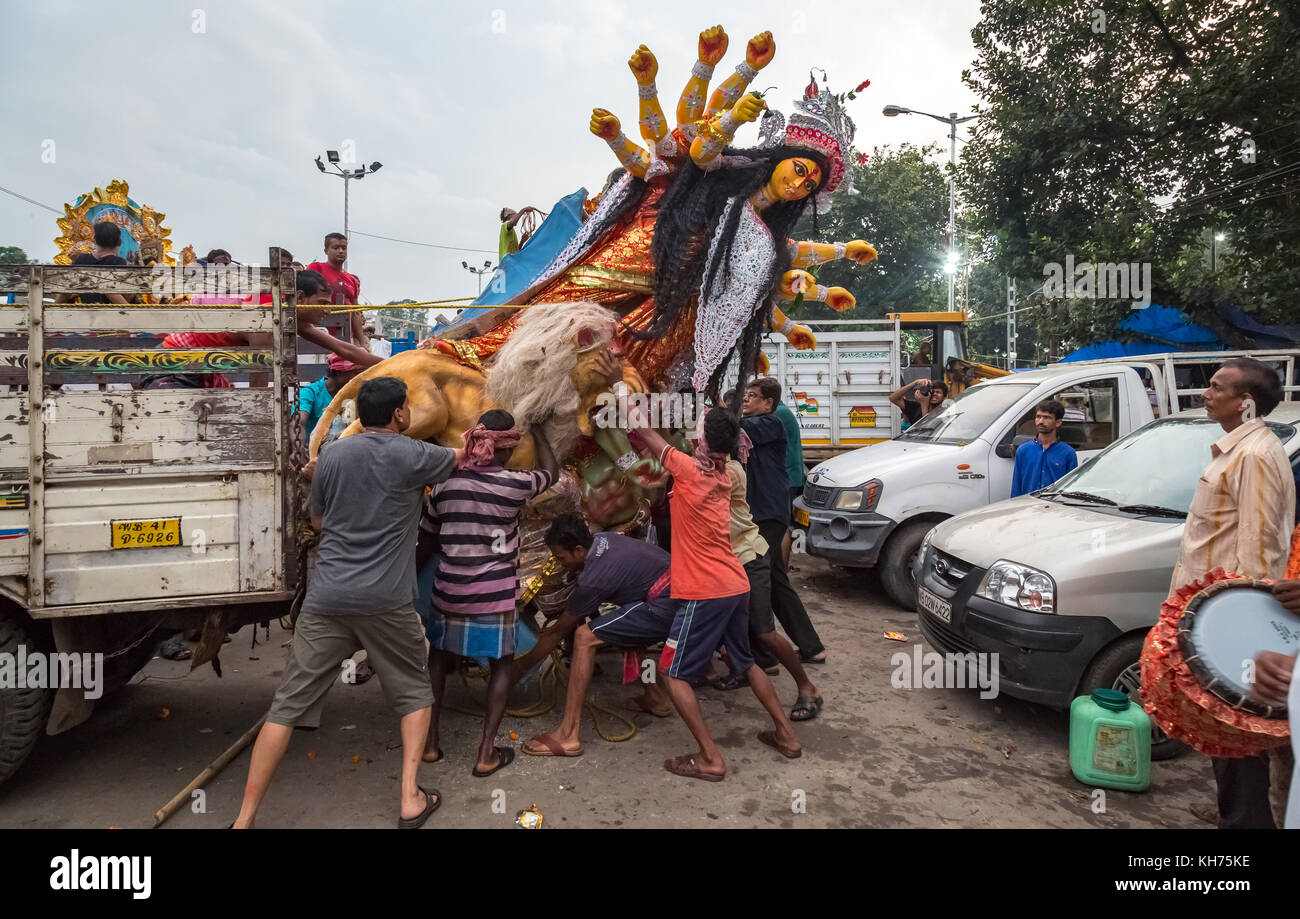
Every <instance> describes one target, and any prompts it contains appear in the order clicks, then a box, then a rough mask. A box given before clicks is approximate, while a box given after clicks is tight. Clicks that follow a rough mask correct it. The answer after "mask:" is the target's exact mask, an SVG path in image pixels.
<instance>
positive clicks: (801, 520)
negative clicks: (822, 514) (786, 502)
mask: <svg viewBox="0 0 1300 919" xmlns="http://www.w3.org/2000/svg"><path fill="white" fill-rule="evenodd" d="M794 522H795V523H797V524H799V526H801V527H806V526H808V512H807V511H806V510H804V509H803V508H799V507H796V508H795V509H794Z"/></svg>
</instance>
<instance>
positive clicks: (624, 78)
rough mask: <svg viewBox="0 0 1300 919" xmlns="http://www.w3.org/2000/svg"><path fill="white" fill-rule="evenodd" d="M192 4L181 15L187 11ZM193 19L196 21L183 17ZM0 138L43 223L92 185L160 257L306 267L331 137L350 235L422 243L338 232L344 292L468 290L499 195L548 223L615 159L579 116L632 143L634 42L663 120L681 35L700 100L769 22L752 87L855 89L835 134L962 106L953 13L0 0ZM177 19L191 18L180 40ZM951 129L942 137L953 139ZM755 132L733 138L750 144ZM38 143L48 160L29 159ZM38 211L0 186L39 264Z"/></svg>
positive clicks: (921, 129) (48, 227) (331, 227)
mask: <svg viewBox="0 0 1300 919" xmlns="http://www.w3.org/2000/svg"><path fill="white" fill-rule="evenodd" d="M199 4H201V6H199ZM196 7H197V9H196ZM0 8H3V17H2V18H3V22H4V31H5V39H6V40H5V43H4V53H3V54H0V85H2V86H3V87H4V90H3V97H2V98H3V100H4V101H3V108H4V123H5V126H6V130H5V145H4V157H3V160H0V162H3V163H4V169H3V170H0V185H3V186H4V187H5V188H9V189H12V190H13V191H16V192H19V193H21V194H23V195H26V196H27V197H30V198H32V199H34V200H36V201H39V202H41V203H43V204H47V205H50V206H53V207H56V208H59V209H60V210H62V205H63V204H64V203H65V202H67V203H71V202H72V201H74V200H75V198H76V196H77V195H78V194H80V193H84V192H88V191H90V190H91V189H92V188H94V187H95V186H104V185H107V184H108V182H109V181H111V180H112V179H124V180H126V181H127V182H128V183H129V184H130V188H131V197H132V198H134V199H135V200H136V201H137V202H140V203H141V204H148V205H150V206H151V207H153V208H155V209H156V210H160V211H163V212H165V213H166V215H167V217H166V220H165V223H166V224H167V225H168V226H170V227H171V228H172V234H171V239H172V241H173V248H174V249H175V250H179V249H180V248H181V247H182V246H184V245H186V244H187V243H192V244H193V245H194V246H195V248H196V249H197V250H198V252H199V254H200V255H202V254H203V253H205V252H207V250H208V249H210V248H215V247H220V248H224V249H228V250H230V252H232V253H233V254H234V256H235V258H236V259H237V260H240V261H244V262H261V261H264V260H265V258H266V254H265V253H266V247H267V246H268V245H271V244H278V245H284V246H286V247H288V248H289V249H290V250H292V251H293V253H294V254H295V256H297V257H298V258H299V259H300V260H301V261H303V262H307V261H311V260H313V259H315V258H318V257H321V243H322V237H323V236H324V234H325V233H326V232H331V231H335V230H342V227H343V189H342V184H343V183H342V180H340V179H337V178H331V177H327V176H323V175H321V174H320V173H319V172H318V171H317V169H316V166H315V165H314V164H313V162H312V160H313V158H314V157H316V156H317V155H319V154H322V153H323V152H324V151H325V150H326V149H329V148H333V149H338V148H339V147H340V146H342V145H343V144H344V143H345V142H346V141H348V140H350V141H352V142H353V144H354V145H355V149H356V154H357V158H358V160H359V161H360V162H365V163H369V162H371V161H374V160H378V161H380V162H382V163H383V169H382V170H381V171H380V172H379V173H378V174H377V175H374V176H370V177H367V178H366V179H365V180H363V181H361V182H353V183H351V228H352V230H354V231H361V232H365V233H370V234H378V235H383V236H391V237H398V238H401V239H407V240H414V241H417V242H423V243H437V244H442V245H446V246H458V247H467V248H469V249H471V250H487V251H469V252H460V251H448V250H445V249H434V248H426V247H421V246H412V245H405V244H402V243H396V242H388V241H385V240H379V239H372V238H368V237H365V236H358V235H354V236H353V239H352V242H351V252H350V256H349V261H348V268H349V269H350V270H351V271H353V272H354V273H356V274H358V275H360V277H361V281H362V300H363V301H367V302H378V303H383V302H386V301H389V300H393V299H399V298H404V297H411V298H416V299H420V300H432V299H440V298H447V297H459V296H467V295H472V294H473V293H474V292H475V290H476V284H477V282H476V279H475V278H474V277H472V276H471V275H470V274H468V273H467V272H466V271H465V270H464V269H463V268H462V267H461V260H462V259H466V260H469V261H470V263H471V264H479V265H481V264H482V261H483V260H484V259H491V260H492V261H493V262H495V260H496V238H497V230H498V224H497V222H496V215H497V213H498V212H499V211H500V209H501V207H502V206H503V205H508V206H511V207H516V208H518V207H522V206H523V205H527V204H531V205H535V206H537V207H539V208H541V209H543V210H549V209H550V207H551V205H552V204H553V203H554V202H555V201H556V200H557V199H559V198H560V197H562V196H564V195H566V194H568V193H570V192H572V191H574V190H576V189H577V188H579V187H582V186H586V187H587V188H588V189H589V190H590V191H591V192H592V193H595V192H596V191H598V190H599V188H600V186H601V184H602V181H603V178H604V176H605V175H606V174H607V173H608V172H609V170H610V169H612V168H614V166H615V165H617V164H616V162H615V160H614V157H613V155H612V154H611V153H610V152H609V150H608V148H607V147H606V146H605V145H604V144H603V143H602V142H601V141H599V140H597V139H596V138H594V137H592V136H591V135H590V134H589V133H588V132H587V120H588V118H589V117H590V113H591V109H592V108H593V107H602V108H607V109H610V110H611V111H613V112H614V113H615V114H617V115H618V116H619V117H620V118H621V119H622V120H623V123H624V128H625V130H626V132H627V133H628V135H629V136H632V137H635V136H636V119H637V96H636V87H635V83H634V81H633V78H632V75H631V73H630V72H629V71H628V69H627V65H626V61H627V58H628V56H629V55H630V54H631V52H632V51H633V50H635V49H636V47H637V45H638V44H640V43H642V42H644V43H645V44H646V45H648V46H649V47H650V49H651V50H652V51H654V52H655V54H656V56H657V57H658V59H659V78H658V85H659V88H660V96H661V100H662V102H663V106H664V110H665V112H666V114H667V115H668V117H669V118H670V119H671V118H672V113H673V109H674V107H675V104H676V99H677V95H678V93H679V92H680V89H681V86H682V85H683V83H684V82H685V79H686V77H687V75H688V73H689V70H690V67H691V65H692V63H693V62H694V61H695V47H696V37H697V35H698V33H699V31H700V30H701V29H703V28H705V27H708V26H711V25H713V24H715V23H720V24H721V25H723V27H724V28H726V30H727V33H728V35H729V36H730V39H731V47H730V50H729V51H728V53H727V56H726V58H725V59H724V60H723V62H722V64H720V65H719V67H718V70H717V79H715V81H714V82H713V84H712V86H716V85H717V83H718V81H719V80H721V79H722V78H723V77H724V76H725V75H726V74H728V73H730V72H731V71H732V69H733V68H734V66H735V64H736V63H737V62H738V61H740V60H743V59H744V46H745V42H746V41H747V40H748V38H749V37H750V36H752V35H754V34H756V33H758V32H761V31H763V30H764V29H770V30H771V31H772V32H773V33H774V35H775V38H776V43H777V54H776V58H775V60H774V61H773V63H772V64H771V65H770V66H769V67H768V68H767V69H766V70H764V71H763V72H762V73H761V74H760V75H759V77H758V79H757V80H756V81H755V83H754V88H756V89H764V88H766V87H769V86H776V87H777V90H776V91H775V92H774V93H772V94H771V95H769V96H768V99H769V102H770V104H772V105H773V106H774V107H776V108H779V109H784V110H786V111H788V107H789V100H791V99H793V98H794V97H795V96H796V95H797V94H798V93H799V92H801V90H802V87H803V85H804V84H805V83H806V82H807V79H808V68H809V67H810V66H814V65H815V66H820V67H824V68H826V70H827V71H828V72H829V74H830V78H831V85H832V88H835V89H840V90H842V89H848V88H851V87H853V86H855V85H857V83H859V82H861V81H862V80H863V79H870V80H871V81H872V84H871V87H870V88H869V89H868V90H867V91H866V92H865V93H863V94H862V95H860V96H859V97H858V99H857V100H855V102H853V103H852V108H851V110H850V111H851V114H852V115H853V116H854V118H855V120H856V121H857V126H858V131H857V146H858V149H861V150H870V149H871V148H872V147H873V146H875V145H879V144H891V145H896V144H899V143H902V142H912V143H917V144H924V143H931V142H938V143H940V144H941V145H942V146H943V147H944V153H943V157H946V133H947V129H946V127H945V126H944V125H943V124H940V123H939V122H937V121H932V120H930V119H928V118H924V117H921V116H918V115H911V116H904V117H898V118H885V117H883V116H881V114H880V109H881V107H882V106H884V105H885V104H888V103H894V104H898V105H904V106H908V107H910V108H915V109H921V110H925V111H929V112H934V113H936V114H943V115H946V114H947V113H948V112H950V111H959V112H960V113H962V114H967V113H968V112H969V110H970V107H971V105H972V104H973V103H974V102H975V101H976V100H975V99H974V97H973V95H972V94H971V93H970V92H969V91H968V90H967V89H966V88H965V87H964V86H963V85H962V83H961V72H962V70H963V69H964V68H966V67H967V66H969V64H970V61H971V58H972V55H973V48H972V45H971V41H970V30H971V28H972V27H973V26H974V25H975V24H976V22H977V20H978V18H979V4H978V2H977V0H910V2H907V3H887V2H882V0H873V2H827V0H812V2H802V0H799V2H796V3H794V4H793V5H791V4H785V3H778V2H773V0H747V2H744V3H708V4H701V3H698V2H681V0H656V2H652V3H635V4H634V3H626V2H620V0H563V2H551V0H546V2H537V0H529V2H528V3H523V4H521V3H517V2H511V0H496V2H484V3H479V2H474V0H462V2H458V3H456V4H455V5H451V4H443V3H439V4H437V5H434V4H431V3H415V2H412V3H395V2H383V0H369V2H364V3H363V2H349V3H332V2H317V3H298V2H282V0H275V2H264V0H257V2H252V0H209V2H204V0H191V2H189V3H181V2H164V0H131V2H129V3H85V2H75V3H74V2H65V0H41V2H40V3H21V4H20V3H18V2H15V0H0ZM200 26H201V27H202V28H201V29H200ZM959 130H961V129H959ZM755 136H756V129H754V128H752V127H751V128H749V129H748V131H747V132H742V134H741V135H740V137H739V138H738V140H739V142H742V143H743V142H752V141H753V140H754V139H755ZM47 141H53V142H54V144H53V152H54V162H52V163H46V162H43V161H42V150H43V149H47V148H48V146H49V145H48V144H47V143H46V142H47ZM55 220H56V215H54V214H52V213H50V212H48V211H45V210H42V209H40V208H38V207H34V206H32V205H30V204H27V203H24V202H22V201H19V200H16V199H15V198H13V197H11V196H9V195H4V194H0V245H16V246H20V247H21V248H23V249H24V250H26V251H27V253H28V254H29V256H31V257H32V258H38V259H40V260H42V261H50V260H51V259H52V258H53V256H54V255H55V253H56V252H57V248H56V247H55V245H54V243H53V239H54V237H55V236H56V235H57V233H58V229H57V227H56V225H55Z"/></svg>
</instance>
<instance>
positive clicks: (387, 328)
mask: <svg viewBox="0 0 1300 919" xmlns="http://www.w3.org/2000/svg"><path fill="white" fill-rule="evenodd" d="M418 302H419V301H418V300H411V299H409V298H408V299H405V300H394V301H393V302H392V303H390V304H388V305H387V306H381V307H378V308H376V309H374V310H372V311H370V312H371V315H373V316H374V317H376V318H378V319H379V320H381V321H382V323H383V329H384V335H385V336H386V337H388V338H405V337H406V333H407V332H414V333H415V337H416V338H417V339H419V338H423V337H425V336H427V335H428V334H429V328H430V323H429V310H428V309H427V308H425V307H410V306H403V305H402V304H404V303H418Z"/></svg>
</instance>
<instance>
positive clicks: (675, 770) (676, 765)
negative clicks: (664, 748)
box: [664, 756, 727, 782]
mask: <svg viewBox="0 0 1300 919" xmlns="http://www.w3.org/2000/svg"><path fill="white" fill-rule="evenodd" d="M664 768H665V769H667V770H668V771H669V772H671V773H672V774H673V775H680V776H682V777H683V778H688V779H703V780H704V781H706V782H721V781H722V780H723V779H725V778H726V777H727V774H726V773H725V772H723V773H721V774H719V773H716V772H701V771H700V767H699V764H698V763H696V762H695V757H693V756H676V757H673V758H672V759H666V760H664Z"/></svg>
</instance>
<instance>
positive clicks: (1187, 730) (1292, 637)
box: [1141, 568, 1300, 757]
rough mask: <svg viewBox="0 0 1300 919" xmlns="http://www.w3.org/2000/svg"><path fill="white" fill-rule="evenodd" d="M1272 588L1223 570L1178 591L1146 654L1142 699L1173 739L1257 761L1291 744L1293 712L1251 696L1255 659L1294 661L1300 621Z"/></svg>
mask: <svg viewBox="0 0 1300 919" xmlns="http://www.w3.org/2000/svg"><path fill="white" fill-rule="evenodd" d="M1271 583H1272V582H1270V581H1258V580H1254V579H1252V578H1245V577H1241V576H1239V575H1235V574H1229V573H1226V572H1224V571H1223V569H1221V568H1216V569H1215V570H1214V571H1212V572H1210V573H1209V574H1208V575H1206V576H1205V577H1204V578H1202V579H1200V580H1198V581H1196V582H1194V583H1192V584H1189V585H1187V586H1186V587H1183V588H1180V589H1179V590H1177V591H1175V592H1174V594H1173V595H1171V596H1170V597H1169V599H1167V600H1166V601H1165V602H1164V603H1163V604H1162V605H1161V607H1160V620H1159V622H1157V623H1156V625H1155V627H1154V628H1153V629H1152V630H1151V631H1150V632H1149V633H1148V634H1147V639H1146V642H1145V644H1144V645H1143V648H1142V660H1141V670H1142V699H1143V703H1144V707H1145V708H1146V711H1147V714H1148V715H1150V716H1151V718H1152V720H1153V721H1154V722H1155V723H1156V725H1157V726H1159V728H1160V729H1161V730H1162V731H1164V732H1165V733H1166V734H1168V735H1169V736H1170V737H1175V738H1177V739H1178V740H1181V741H1183V742H1184V743H1186V744H1187V745H1189V746H1191V747H1193V748H1194V749H1196V750H1199V751H1200V752H1202V753H1206V754H1209V755H1210V756H1228V757H1232V756H1254V755H1256V754H1259V753H1262V752H1264V751H1265V750H1269V749H1272V748H1275V747H1281V746H1285V745H1286V744H1287V743H1289V742H1290V731H1289V727H1288V722H1287V717H1286V715H1287V712H1286V706H1285V704H1282V703H1269V702H1267V701H1263V700H1260V699H1258V698H1256V697H1255V696H1254V695H1252V694H1251V688H1252V687H1251V683H1252V682H1253V679H1254V676H1253V666H1254V658H1255V655H1256V654H1258V653H1259V652H1260V651H1278V652H1280V653H1284V654H1293V653H1295V651H1296V647H1297V644H1300V617H1297V616H1295V615H1293V614H1292V613H1289V612H1287V611H1286V610H1285V609H1283V608H1282V606H1281V604H1279V603H1278V602H1277V601H1276V600H1275V599H1274V598H1273V595H1272V591H1271V589H1270V586H1271Z"/></svg>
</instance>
